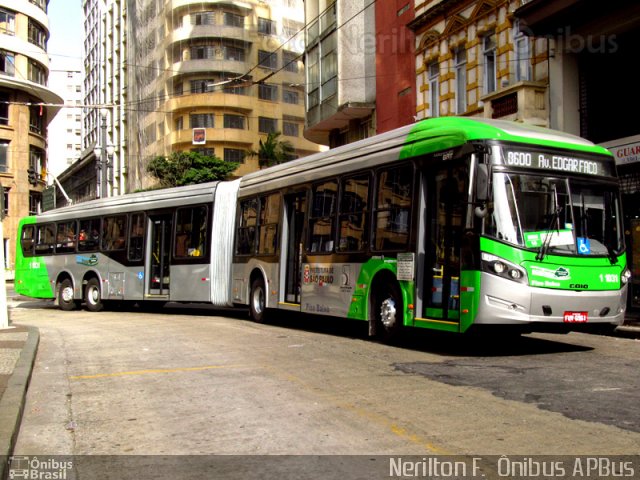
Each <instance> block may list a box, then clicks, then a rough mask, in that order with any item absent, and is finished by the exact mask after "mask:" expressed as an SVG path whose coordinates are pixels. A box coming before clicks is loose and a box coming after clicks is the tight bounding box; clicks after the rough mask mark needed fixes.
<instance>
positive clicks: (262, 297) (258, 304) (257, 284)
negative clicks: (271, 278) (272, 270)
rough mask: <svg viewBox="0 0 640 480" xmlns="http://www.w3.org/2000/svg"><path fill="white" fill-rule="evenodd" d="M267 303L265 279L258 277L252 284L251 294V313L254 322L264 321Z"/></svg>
mask: <svg viewBox="0 0 640 480" xmlns="http://www.w3.org/2000/svg"><path fill="white" fill-rule="evenodd" d="M265 305H266V293H265V287H264V280H262V279H261V278H256V279H255V280H254V281H253V283H252V284H251V293H250V294H249V314H250V315H251V319H252V320H253V321H254V322H257V323H262V322H264V321H265V311H266V307H265Z"/></svg>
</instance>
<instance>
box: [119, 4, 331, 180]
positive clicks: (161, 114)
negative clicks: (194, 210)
mask: <svg viewBox="0 0 640 480" xmlns="http://www.w3.org/2000/svg"><path fill="white" fill-rule="evenodd" d="M137 3H138V5H137V7H136V8H130V10H129V12H128V15H129V19H128V24H129V26H130V29H131V30H130V33H129V38H136V39H137V40H136V44H135V45H132V42H129V43H128V48H129V57H128V58H129V61H128V63H129V65H134V66H133V67H132V68H130V70H129V91H128V94H129V95H128V100H129V102H130V105H131V106H134V107H135V108H131V107H130V122H129V137H128V140H129V141H128V154H129V156H130V158H131V160H132V163H131V165H132V167H133V165H134V164H135V165H136V167H135V168H129V170H128V174H129V190H130V191H132V190H135V189H138V188H144V187H146V186H148V183H149V182H150V179H149V178H148V175H146V172H145V168H146V164H147V163H148V161H149V160H150V159H152V158H154V157H155V156H158V155H169V154H171V153H172V152H175V151H193V150H195V151H200V152H203V153H205V154H208V155H211V154H213V155H215V156H217V157H218V158H220V159H223V160H226V161H234V162H240V166H239V168H238V169H237V170H236V172H235V173H236V175H238V176H240V175H244V174H246V173H249V172H251V171H255V170H257V169H258V168H259V165H258V158H257V156H255V155H251V153H250V152H255V151H257V150H258V147H259V141H260V140H261V139H263V140H264V139H265V138H266V136H267V134H268V133H270V132H281V137H280V140H286V141H289V142H291V144H293V146H294V148H295V150H296V156H304V155H308V154H310V153H314V152H317V151H318V150H319V149H320V147H319V146H318V145H316V144H314V143H312V142H310V141H308V140H306V139H305V138H304V137H303V135H302V134H303V129H304V69H303V65H302V56H301V55H302V53H303V52H304V42H303V39H304V34H303V31H302V29H303V25H304V8H303V2H302V0H289V1H286V0H279V1H275V0H272V1H254V0H250V1H190V0H173V1H169V2H167V3H165V4H164V7H163V11H157V10H156V5H157V2H155V1H149V2H146V6H144V7H143V8H141V5H140V4H141V3H142V4H145V2H144V1H142V2H137ZM298 32H299V33H298ZM136 159H139V160H136Z"/></svg>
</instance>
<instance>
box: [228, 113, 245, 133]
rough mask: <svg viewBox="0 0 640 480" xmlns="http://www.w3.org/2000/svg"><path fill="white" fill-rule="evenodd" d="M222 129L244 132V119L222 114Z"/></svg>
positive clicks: (239, 116) (240, 116)
mask: <svg viewBox="0 0 640 480" xmlns="http://www.w3.org/2000/svg"><path fill="white" fill-rule="evenodd" d="M224 128H237V129H239V130H244V117H243V116H242V115H233V114H230V113H225V114H224Z"/></svg>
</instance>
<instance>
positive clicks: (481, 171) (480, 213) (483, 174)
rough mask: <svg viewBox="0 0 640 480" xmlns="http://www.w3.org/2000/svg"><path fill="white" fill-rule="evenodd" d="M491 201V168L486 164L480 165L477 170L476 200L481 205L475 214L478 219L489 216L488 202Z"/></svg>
mask: <svg viewBox="0 0 640 480" xmlns="http://www.w3.org/2000/svg"><path fill="white" fill-rule="evenodd" d="M488 199H489V168H488V167H487V165H485V164H480V163H479V164H478V168H477V170H476V200H477V201H478V202H479V203H480V205H478V206H477V207H476V208H475V210H474V214H475V215H476V217H478V218H484V217H486V216H487V213H488V210H487V205H486V202H487V200H488Z"/></svg>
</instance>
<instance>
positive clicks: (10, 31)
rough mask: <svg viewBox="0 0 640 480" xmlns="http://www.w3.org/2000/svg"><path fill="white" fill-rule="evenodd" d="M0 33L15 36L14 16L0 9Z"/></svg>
mask: <svg viewBox="0 0 640 480" xmlns="http://www.w3.org/2000/svg"><path fill="white" fill-rule="evenodd" d="M0 33H5V34H7V35H15V33H16V14H15V13H13V12H9V11H7V10H4V9H0Z"/></svg>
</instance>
